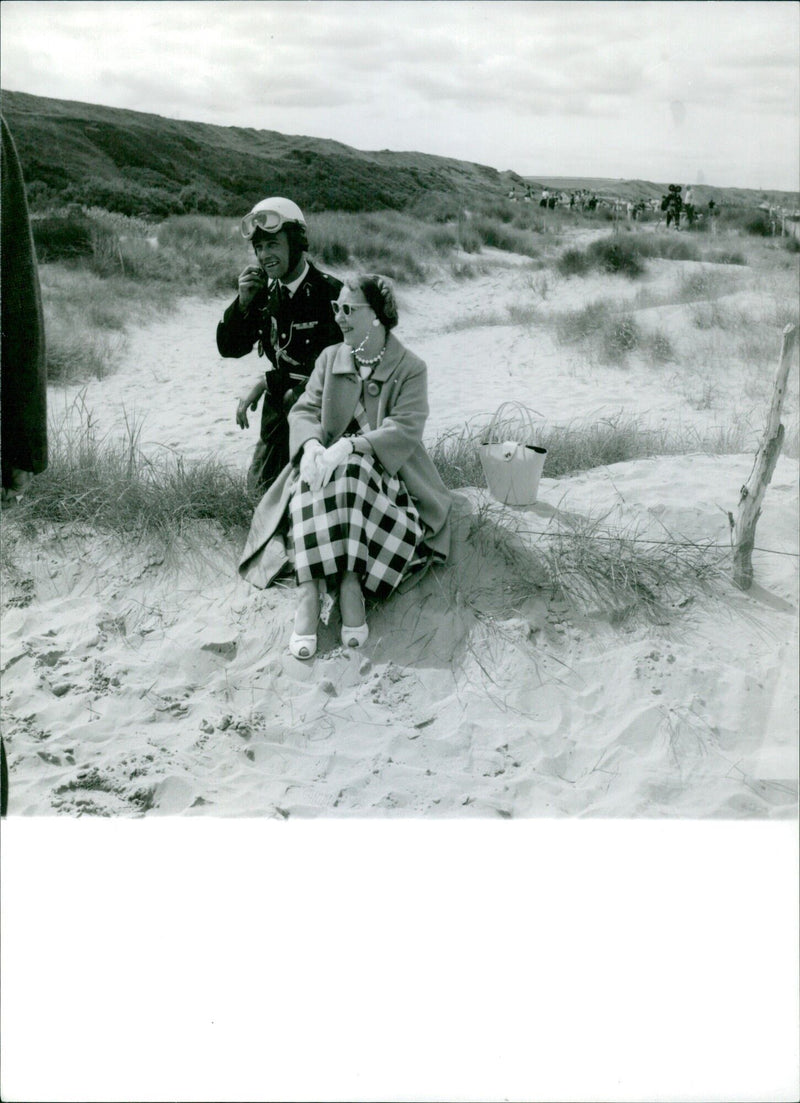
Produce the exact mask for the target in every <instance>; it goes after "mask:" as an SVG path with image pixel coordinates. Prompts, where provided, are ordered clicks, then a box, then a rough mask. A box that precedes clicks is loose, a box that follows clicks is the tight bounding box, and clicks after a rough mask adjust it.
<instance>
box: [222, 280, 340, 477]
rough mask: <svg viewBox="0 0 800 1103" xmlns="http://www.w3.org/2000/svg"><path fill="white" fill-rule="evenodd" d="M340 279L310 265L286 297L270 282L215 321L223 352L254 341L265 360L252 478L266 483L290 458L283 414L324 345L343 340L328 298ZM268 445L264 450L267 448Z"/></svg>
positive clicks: (237, 352)
mask: <svg viewBox="0 0 800 1103" xmlns="http://www.w3.org/2000/svg"><path fill="white" fill-rule="evenodd" d="M341 288H342V284H341V281H340V280H337V279H335V278H334V277H333V276H329V275H328V274H327V273H326V272H320V270H319V269H318V268H315V267H314V265H313V264H310V263H309V265H308V272H307V273H306V275H305V279H304V280H303V282H302V283H301V284H300V286H299V287H298V288H297V290H296V291H295V293H294V295H293V296H291V297H289V296H288V293H287V292H286V290H285V288H284V287H283V286H282V285H281V284H280V283H279V282H278V281H277V280H275V281H273V282H272V283H271V284H270V286H269V287H268V288H264V289H263V290H261V291H258V292H256V295H255V297H254V298H253V300H252V302H251V303H250V305H249V307H248V308H247V309H246V310H244V311H243V310H242V308H241V307H240V306H239V300H238V298H236V299H234V301H233V302H232V303H231V305H230V306H229V307H228V309H227V310H226V311H225V313H224V315H223V317H222V321H221V322H220V323H219V325H218V326H217V348H218V349H219V352H220V355H221V356H235V357H239V356H246V355H247V353H249V352H251V351H252V349H253V348H254V347H255V346H256V345H257V346H258V354H259V356H265V357H266V358H267V360H268V361H269V367H268V368H267V372H266V381H267V392H266V394H265V395H264V404H263V406H262V408H261V442H262V445H264V446H265V448H261V449H258V448H257V449H256V457H255V458H254V464H256V465H258V466H260V468H261V469H260V470H259V471H258V472H257V473H256V472H254V471H253V469H252V468H251V472H252V473H253V474H254V475H255V476H256V482H257V483H260V485H261V486H262V487H266V486H268V485H269V484H270V483H271V482H272V480H273V479H275V478H276V477H277V475H278V474H279V472H280V471H281V470H282V469H283V467H284V466H285V465H286V463H288V460H289V436H288V432H289V430H288V423H287V421H286V414H287V413H288V411H289V410H290V409H291V407H292V406H293V405H294V403H295V402H296V400H297V399H298V398H299V397H300V395H301V394H302V393H303V391H304V390H305V385H306V382H307V381H308V377H309V376H310V375H311V372H312V371H313V368H314V364H315V363H316V359H317V357H318V356H319V354H320V353H321V352H322V350H323V349H326V348H327V347H328V346H329V345H336V344H339V342H340V341H341V340H342V333H341V330H340V329H339V327H338V326H337V324H336V322H335V321H334V316H333V308H332V307H331V302H332V301H333V300H334V299H335V298H336V297H337V296H338V294H339V292H340V290H341ZM265 449H266V451H265Z"/></svg>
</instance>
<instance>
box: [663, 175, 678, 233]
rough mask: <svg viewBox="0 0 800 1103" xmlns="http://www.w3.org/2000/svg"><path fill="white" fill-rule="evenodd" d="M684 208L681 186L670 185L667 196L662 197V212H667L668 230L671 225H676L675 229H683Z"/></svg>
mask: <svg viewBox="0 0 800 1103" xmlns="http://www.w3.org/2000/svg"><path fill="white" fill-rule="evenodd" d="M682 207H683V200H682V199H681V186H680V184H670V185H669V187H668V188H667V194H666V195H665V196H662V199H661V210H662V211H664V212H665V214H666V216H667V229H669V226H670V224H671V223H674V225H675V229H676V230H679V229H680V228H681V208H682Z"/></svg>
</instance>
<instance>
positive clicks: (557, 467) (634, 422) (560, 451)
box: [429, 413, 757, 490]
mask: <svg viewBox="0 0 800 1103" xmlns="http://www.w3.org/2000/svg"><path fill="white" fill-rule="evenodd" d="M488 425H489V418H488V417H487V418H486V419H485V423H484V424H476V423H473V424H468V425H464V426H463V427H462V428H460V429H453V430H450V431H448V432H446V433H443V434H442V435H441V436H440V437H438V439H437V440H435V441H434V442H433V444H432V445H431V447H430V449H429V450H430V453H431V457H432V459H433V461H434V463H435V464H436V467H437V469H438V471H439V474H440V475H441V476H442V480H443V481H444V483H445V485H446V486H448V487H449V488H450V489H452V490H457V489H459V488H461V487H466V486H476V487H485V486H486V480H485V479H484V476H483V469H482V468H481V464H480V458H479V454H478V450H479V445H480V442H481V441H482V440H484V439H485V436H486V431H487V428H488ZM756 433H757V430H756V429H755V428H754V427H753V426H752V425H751V424H750V423H749V421H748V420H747V419H745V418H743V417H736V418H731V419H729V420H727V421H726V422H725V424H723V425H721V426H718V427H717V428H715V429H712V430H708V431H702V430H700V429H698V428H696V427H695V426H688V425H687V426H680V425H671V426H665V425H663V426H659V427H655V428H654V427H650V426H647V425H644V424H642V422H641V421H640V420H638V419H636V418H633V417H629V416H627V415H625V414H623V413H619V414H618V415H616V416H611V417H604V418H602V419H601V420H599V421H594V422H590V423H581V422H568V423H566V424H564V425H552V424H548V423H546V422H543V423H542V424H541V426H540V427H539V432H538V435H537V438H536V444H537V445H538V446H540V447H542V448H546V449H547V459H546V461H545V468H544V477H546V478H550V479H559V478H563V477H568V476H571V475H577V474H579V473H580V472H581V471H589V470H591V469H592V468H596V467H606V466H609V465H610V464H614V463H626V462H628V461H630V460H640V459H646V458H649V457H652V456H678V455H692V454H696V453H705V454H709V455H738V454H740V453H742V452H746V451H749V450H750V449H751V448H753V447H754V441H755V440H756Z"/></svg>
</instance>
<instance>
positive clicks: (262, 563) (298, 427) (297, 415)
mask: <svg viewBox="0 0 800 1103" xmlns="http://www.w3.org/2000/svg"><path fill="white" fill-rule="evenodd" d="M370 384H374V386H371V385H370ZM370 384H367V385H366V386H364V387H363V388H362V384H361V380H360V379H359V377H358V374H357V372H356V370H355V367H354V364H353V356H352V352H351V350H350V348H349V346H347V345H345V344H339V345H335V346H333V347H332V348H328V349H326V350H325V351H324V352H323V353H322V355H321V356H320V358H319V360H318V361H317V366H316V367H315V369H314V372H313V374H312V376H311V378H310V379H309V381H308V386H307V387H306V390H305V394H304V395H303V396H302V397H301V398H300V399H299V400H298V401H297V403H296V404H295V406H294V407H293V408H292V410H291V412H290V414H289V455H290V462H289V464H287V466H286V467H285V468H284V470H283V471H282V472H281V474H280V476H279V477H278V478H277V479H276V480H275V482H274V483H273V485H272V486H271V487H270V489H269V490H268V491H267V493H266V494H265V495H264V497H263V498H262V499H261V501H260V502H259V504H258V506H257V507H256V511H255V513H254V515H253V521H252V524H251V526H250V533H249V535H248V537H247V543H246V545H245V548H244V551H243V552H242V557H241V561H240V564H239V573H240V574H241V575H242V577H243V578H246V579H247V580H248V581H249V582H252V583H253V585H254V586H259V587H262V588H263V587H266V586H269V584H270V583H271V582H272V581H273V580H274V578H275V577H276V576H277V575H278V574H279V573H280V571H281V570H283V568H284V567H285V566H286V562H287V558H286V552H285V547H284V544H283V540H282V539H281V538H280V535H279V530H280V528H281V525H282V523H283V520H284V515H285V512H286V507H287V505H288V502H289V498H290V496H291V492H292V489H293V487H294V483H295V478H294V476H295V470H296V469H295V464H296V462H297V461H298V459H299V456H300V453H301V452H302V448H303V445H304V444H305V442H306V441H307V440H310V439H312V438H313V439H315V440H318V441H320V443H321V444H323V445H324V446H325V447H326V448H327V447H328V446H329V445H331V444H333V443H334V442H335V441H337V440H338V439H339V438H340V437H341V436H342V435H343V434H344V432H345V431H346V430H347V428H348V426H349V425H350V422H351V421H352V418H353V414H354V413H355V409H356V404H357V403H358V400H359V398H362V397H363V401H364V408H365V410H366V413H367V419H368V420H369V424H370V429H369V430H368V431H367V432H365V433H364V434H363V435H364V437H365V438H366V439H367V440H368V441H369V442H370V444H371V445H372V449H373V451H374V453H375V455H376V457H377V459H378V461H379V462H380V464H381V466H382V467H383V469H384V470H385V471H386V472H387V473H388V474H389V475H398V476H399V477H400V479H401V480H402V481H403V483H404V485H405V487H406V489H407V490H408V492H409V494H410V495H411V497H412V498H413V499H414V504H415V505H416V507H417V509H418V511H419V515H420V519H421V521H422V523H423V525H424V527H425V544H426V546H427V547H428V548H430V550H431V551H432V552H435V553H436V554H437V555H438V556H439V557H441V558H446V557H447V555H448V554H449V551H450V511H451V508H452V504H453V496H452V494H451V493H450V491H449V490H448V489H447V487H446V486H445V485H444V483H443V482H442V480H441V478H440V476H439V472H438V471H437V470H436V467H435V466H434V464H433V461H432V460H431V458H430V456H429V455H428V453H427V451H426V450H425V447H424V445H423V443H422V432H423V429H424V427H425V421H426V419H427V417H428V373H427V368H426V366H425V364H424V362H423V361H422V360H420V358H419V357H418V356H415V355H414V353H412V352H409V351H408V349H406V348H404V346H403V345H401V344H400V342H399V341H398V340H397V338H396V337H394V336H393V335H392V334H389V337H388V339H387V342H386V352H385V354H384V357H383V360H382V361H381V363H380V364H379V365H378V367H377V368H376V369H375V372H374V373H373V376H372V378H371V380H370ZM376 391H377V393H374V392H376Z"/></svg>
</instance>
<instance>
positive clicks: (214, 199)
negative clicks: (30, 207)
mask: <svg viewBox="0 0 800 1103" xmlns="http://www.w3.org/2000/svg"><path fill="white" fill-rule="evenodd" d="M2 110H3V114H4V116H5V118H6V121H7V122H8V125H9V127H10V129H11V132H12V134H13V135H14V139H15V141H16V144H17V148H18V150H19V155H20V159H21V161H22V167H23V172H24V174H25V179H26V181H27V183H28V187H29V189H30V191H31V195H32V199H33V201H34V202H37V201H41V200H49V201H52V200H53V199H61V200H67V201H70V200H71V201H75V202H80V203H84V204H88V205H97V206H103V207H106V208H107V209H109V210H117V211H121V212H122V213H124V214H134V215H140V214H148V215H166V214H171V213H181V212H184V211H190V212H193V211H199V212H200V213H204V214H226V215H235V214H238V213H240V212H241V210H242V209H243V208H247V207H248V206H250V205H252V204H253V203H255V202H257V200H259V199H261V198H263V197H264V195H265V194H268V193H270V192H272V193H273V194H287V195H291V196H292V198H294V199H295V200H296V201H297V202H298V203H299V204H300V205H301V206H302V207H303V208H306V209H308V210H309V211H320V210H344V211H363V210H381V209H394V210H402V209H405V208H408V207H411V206H413V205H414V203H415V202H417V201H419V200H420V199H422V198H423V197H430V196H432V195H436V196H441V197H447V196H452V195H453V193H458V194H460V195H463V196H464V197H465V198H469V197H471V196H472V197H475V196H477V195H479V194H484V193H485V192H486V191H487V190H488V191H490V192H496V193H497V195H498V196H499V195H502V194H503V193H504V192H505V191H506V190H507V189H508V186H509V180H510V179H512V175H510V174H501V173H499V172H498V171H497V170H496V169H493V168H489V167H487V166H485V165H477V164H472V163H470V162H466V161H457V160H454V159H451V158H447V157H435V156H431V155H425V154H417V153H392V152H390V151H389V150H384V151H382V152H379V153H369V152H365V151H362V150H357V149H353V148H351V147H349V146H346V145H343V144H341V143H339V142H333V141H328V140H325V139H320V138H308V137H302V136H292V135H285V134H278V133H276V132H275V131H269V130H253V129H249V128H244V127H223V126H213V125H211V124H208V123H193V122H184V121H180V120H177V119H166V118H162V117H161V116H160V115H151V114H145V113H143V112H138V111H127V110H122V109H119V108H112V107H103V106H100V105H97V104H85V103H74V102H71V101H65V100H54V99H48V98H45V97H42V96H30V95H27V94H25V93H21V92H5V91H4V92H3V93H2ZM518 179H519V178H518Z"/></svg>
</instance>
